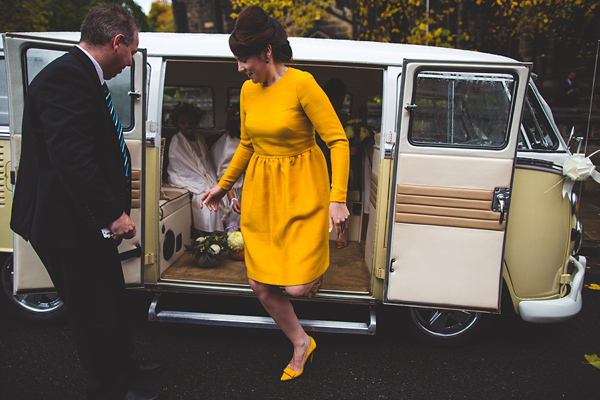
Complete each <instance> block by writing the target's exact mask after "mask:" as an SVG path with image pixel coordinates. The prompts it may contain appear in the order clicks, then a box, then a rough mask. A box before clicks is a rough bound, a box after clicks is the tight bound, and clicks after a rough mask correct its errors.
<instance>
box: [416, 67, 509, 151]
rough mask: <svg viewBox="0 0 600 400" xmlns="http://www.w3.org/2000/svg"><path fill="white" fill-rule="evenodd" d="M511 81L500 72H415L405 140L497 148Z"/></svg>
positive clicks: (504, 125) (503, 136)
mask: <svg viewBox="0 0 600 400" xmlns="http://www.w3.org/2000/svg"><path fill="white" fill-rule="evenodd" d="M514 81H515V78H514V77H513V76H512V75H509V74H501V73H498V74H490V73H471V72H445V71H444V72H438V71H421V72H419V73H418V75H417V77H416V82H415V90H414V93H413V100H412V104H413V105H414V106H416V107H414V108H413V109H412V113H413V116H412V119H411V128H410V134H409V140H410V141H411V142H412V143H414V144H417V145H419V144H426V145H431V144H435V145H442V146H443V145H449V146H458V147H478V148H481V147H489V148H502V147H503V146H504V145H505V144H506V133H507V132H508V123H509V121H510V110H511V98H512V92H513V86H514Z"/></svg>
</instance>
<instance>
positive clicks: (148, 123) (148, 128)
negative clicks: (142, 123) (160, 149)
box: [146, 121, 158, 132]
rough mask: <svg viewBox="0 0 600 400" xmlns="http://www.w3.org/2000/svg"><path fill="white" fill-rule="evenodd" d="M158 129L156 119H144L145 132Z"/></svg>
mask: <svg viewBox="0 0 600 400" xmlns="http://www.w3.org/2000/svg"><path fill="white" fill-rule="evenodd" d="M157 130H158V124H157V123H156V121H146V132H156V131H157Z"/></svg>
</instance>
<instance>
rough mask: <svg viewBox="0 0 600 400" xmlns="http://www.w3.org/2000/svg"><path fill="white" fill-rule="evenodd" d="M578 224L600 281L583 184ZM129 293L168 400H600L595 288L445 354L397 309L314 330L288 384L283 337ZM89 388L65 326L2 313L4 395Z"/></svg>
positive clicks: (79, 393)
mask: <svg viewBox="0 0 600 400" xmlns="http://www.w3.org/2000/svg"><path fill="white" fill-rule="evenodd" d="M596 162H597V163H598V161H596ZM581 217H582V218H583V222H584V226H585V242H584V246H583V249H582V253H583V254H585V255H586V256H588V261H589V262H588V266H589V268H588V270H587V274H586V281H585V282H586V284H587V285H590V284H592V283H596V284H600V185H597V184H595V183H593V184H589V185H588V184H587V183H586V187H585V190H584V193H583V201H582V207H581ZM130 296H131V300H132V304H131V307H130V308H131V315H132V322H133V329H134V335H135V338H136V348H137V351H138V353H139V354H140V355H141V356H143V357H146V358H152V359H159V360H161V361H163V362H164V363H165V364H166V367H167V368H166V370H165V371H164V372H163V373H161V374H159V375H157V376H156V377H154V378H153V379H149V380H147V381H146V382H143V383H142V384H140V386H142V387H147V388H149V389H152V390H156V391H159V392H160V393H161V394H162V396H163V397H162V398H164V399H185V400H187V399H261V400H262V399H285V400H294V399H406V400H411V399H423V400H429V399H436V400H437V399H440V400H445V399H473V400H479V399H486V400H488V399H492V400H493V399H498V400H505V399H527V400H538V399H539V400H553V399H573V400H595V399H600V369H596V368H594V367H592V366H590V365H586V364H585V360H584V354H593V353H597V354H600V324H599V323H598V319H599V315H600V291H598V290H592V289H590V288H589V287H586V288H584V290H583V301H584V306H583V310H582V311H581V313H580V314H578V315H577V316H576V317H575V318H573V319H572V320H570V321H567V322H564V323H560V324H551V325H534V324H528V323H525V322H523V321H522V320H521V319H520V318H518V317H517V316H516V315H515V314H514V313H512V312H510V309H508V310H507V309H506V308H505V309H504V311H503V314H502V315H500V316H493V317H492V318H493V319H492V321H491V325H490V327H489V330H488V332H486V334H485V335H484V336H483V337H482V338H481V340H479V341H476V342H474V343H472V344H469V345H466V346H463V347H459V348H450V349H442V348H435V347H427V346H423V345H420V344H418V343H415V342H414V341H412V340H411V339H410V338H408V337H407V335H406V334H405V331H404V330H403V326H402V323H401V322H400V318H399V316H400V315H399V311H398V309H397V308H395V307H384V308H380V309H378V327H377V328H378V333H377V335H376V336H354V335H334V334H315V339H316V341H317V344H318V348H317V350H316V352H315V359H314V363H313V364H312V365H309V366H308V367H307V370H306V373H305V375H304V376H303V377H301V378H300V379H298V380H295V381H292V382H287V383H280V382H279V381H278V379H279V376H280V374H281V370H282V369H283V367H284V366H285V365H286V363H287V361H288V358H289V357H290V355H291V348H290V346H289V344H288V343H287V341H286V339H285V338H284V337H283V334H282V333H281V332H278V331H263V330H254V329H240V328H218V327H204V326H193V325H177V324H160V323H150V322H147V321H146V320H145V312H146V310H147V306H148V303H149V301H150V297H149V296H148V294H146V293H139V292H131V294H130ZM192 301H202V300H201V299H198V298H196V299H195V300H192ZM141 356H140V357H141ZM83 381H84V375H83V372H82V371H81V369H80V367H79V362H78V360H77V356H76V353H75V349H74V346H73V343H72V341H71V340H70V337H69V333H68V330H67V328H66V327H65V326H64V325H58V326H49V327H40V326H33V325H27V324H22V323H19V322H16V321H13V320H10V319H8V318H7V317H6V316H5V315H0V399H7V400H13V399H15V400H31V399H38V398H43V399H50V400H54V399H56V400H70V399H74V400H76V399H82V398H83V393H84V386H83Z"/></svg>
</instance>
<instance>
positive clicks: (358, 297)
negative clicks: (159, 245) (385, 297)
mask: <svg viewBox="0 0 600 400" xmlns="http://www.w3.org/2000/svg"><path fill="white" fill-rule="evenodd" d="M144 289H145V290H146V291H156V292H176V293H191V294H197V293H202V294H209V295H215V294H216V295H233V296H240V295H241V296H244V295H246V296H254V292H253V291H252V289H250V287H249V286H247V285H246V287H243V286H242V285H239V287H237V288H233V287H231V285H229V287H226V286H221V287H219V286H212V287H211V286H203V287H197V286H189V285H186V286H181V285H177V284H169V283H162V284H160V283H159V284H146V286H145V288H144ZM313 299H318V300H321V301H326V302H328V303H329V302H334V303H335V302H337V303H346V304H348V303H350V304H378V303H380V302H381V300H380V299H378V298H376V297H373V296H372V295H371V294H370V293H368V292H343V291H332V290H328V291H319V293H317V294H316V295H315V296H314V297H313ZM290 300H293V301H295V300H299V301H316V300H309V299H308V298H306V297H290Z"/></svg>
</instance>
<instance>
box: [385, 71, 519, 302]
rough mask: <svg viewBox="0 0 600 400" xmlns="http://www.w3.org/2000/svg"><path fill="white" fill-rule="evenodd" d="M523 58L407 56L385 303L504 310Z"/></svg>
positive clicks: (403, 78) (399, 121)
mask: <svg viewBox="0 0 600 400" xmlns="http://www.w3.org/2000/svg"><path fill="white" fill-rule="evenodd" d="M528 79H529V66H528V65H525V64H516V63H515V64H493V65H492V64H484V63H482V64H479V63H477V64H475V63H451V62H447V63H432V62H419V61H408V60H407V61H405V62H404V66H403V70H402V75H401V78H400V79H399V82H398V84H399V85H400V90H399V94H400V101H399V103H398V123H397V132H398V135H397V140H396V146H395V147H396V149H395V162H394V168H395V169H394V171H395V172H394V176H395V178H394V181H393V186H392V187H393V192H392V201H391V206H390V216H391V218H390V226H389V232H390V235H389V237H388V239H389V243H388V252H387V271H386V288H385V299H384V302H386V303H390V304H402V305H410V306H419V307H434V308H446V309H465V310H485V311H492V312H493V311H497V310H499V309H500V289H501V278H502V264H503V254H504V242H505V234H506V220H507V217H508V209H509V203H510V189H511V183H512V176H513V171H514V161H515V155H516V147H517V139H518V131H519V125H520V119H521V118H520V117H521V109H522V105H523V101H524V98H525V93H526V88H527V81H528Z"/></svg>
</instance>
